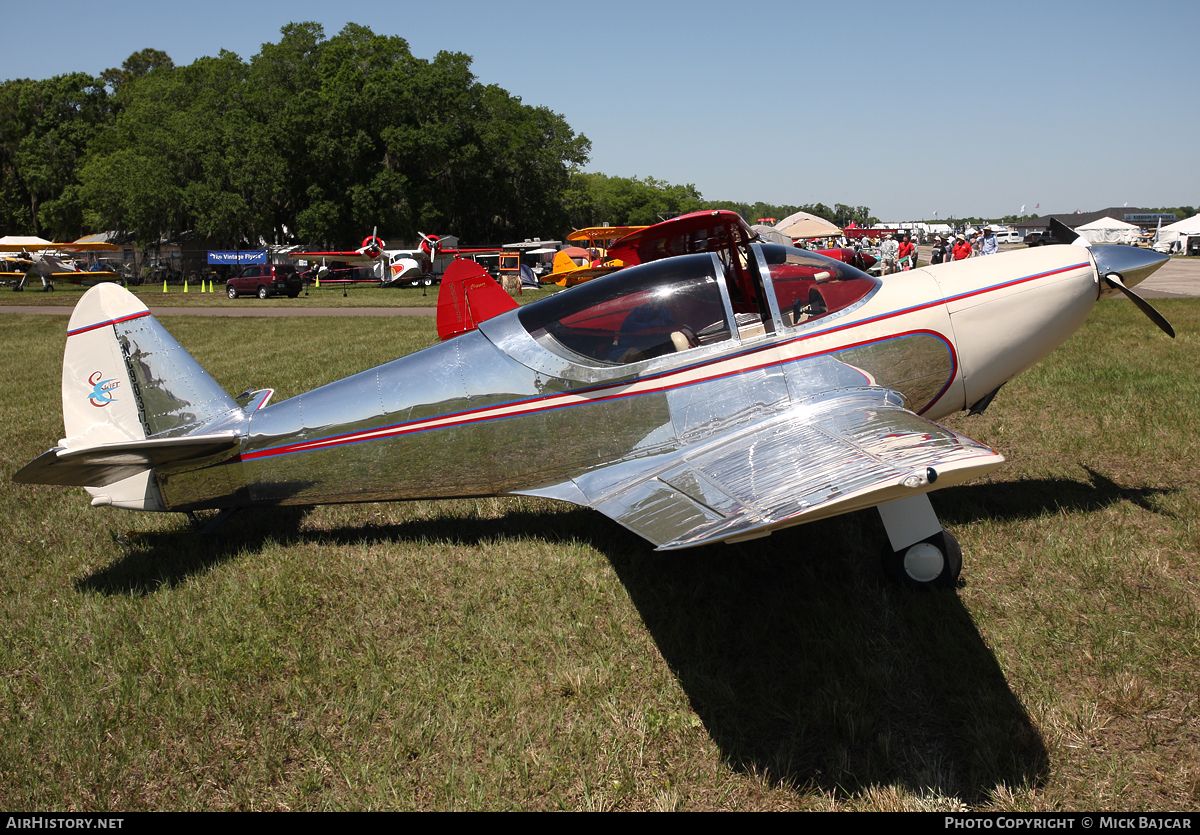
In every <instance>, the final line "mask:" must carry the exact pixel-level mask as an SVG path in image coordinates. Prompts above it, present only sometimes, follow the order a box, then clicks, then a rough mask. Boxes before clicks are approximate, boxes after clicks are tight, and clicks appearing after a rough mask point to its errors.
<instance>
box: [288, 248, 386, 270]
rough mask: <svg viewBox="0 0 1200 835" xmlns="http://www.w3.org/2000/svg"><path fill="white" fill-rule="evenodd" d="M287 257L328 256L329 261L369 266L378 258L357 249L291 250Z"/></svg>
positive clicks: (312, 257) (305, 258)
mask: <svg viewBox="0 0 1200 835" xmlns="http://www.w3.org/2000/svg"><path fill="white" fill-rule="evenodd" d="M288 258H296V259H300V260H304V261H317V260H319V259H321V258H328V259H329V260H331V261H341V262H342V263H345V264H358V265H360V266H370V265H371V264H374V263H375V262H376V261H378V260H379V257H378V256H376V257H375V258H372V257H371V256H370V255H367V254H366V253H365V252H363V251H362V250H359V249H349V250H345V251H342V252H291V253H288Z"/></svg>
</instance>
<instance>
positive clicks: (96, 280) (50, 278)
mask: <svg viewBox="0 0 1200 835" xmlns="http://www.w3.org/2000/svg"><path fill="white" fill-rule="evenodd" d="M117 249H118V247H117V246H116V245H115V244H109V243H98V242H87V243H83V242H75V243H54V242H52V241H43V240H41V239H40V238H28V239H21V238H5V239H4V240H0V253H9V254H10V255H9V257H6V258H4V259H3V260H4V262H5V264H4V269H3V270H2V271H0V276H3V277H4V278H6V279H9V280H10V282H11V284H12V289H13V290H14V291H15V292H20V291H21V290H24V289H25V287H26V286H27V285H28V283H29V281H30V280H31V279H35V280H36V279H41V283H42V290H43V291H46V292H49V291H52V290H53V289H54V282H55V281H59V282H63V281H65V282H67V283H69V284H75V285H78V286H82V287H92V286H94V285H96V284H100V283H103V282H108V281H116V282H123V281H124V280H125V278H124V276H122V275H121V274H120V273H118V272H116V271H115V270H113V269H111V268H110V267H109V265H107V264H105V263H104V262H102V261H100V260H98V255H99V254H100V253H105V252H115V251H116V250H117ZM80 256H84V258H85V259H86V260H84V261H83V263H80Z"/></svg>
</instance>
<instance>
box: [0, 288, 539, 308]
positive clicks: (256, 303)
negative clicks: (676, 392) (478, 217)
mask: <svg viewBox="0 0 1200 835" xmlns="http://www.w3.org/2000/svg"><path fill="white" fill-rule="evenodd" d="M214 289H215V292H212V293H202V292H200V289H199V287H198V286H197V285H191V286H190V288H189V290H188V292H186V293H185V292H183V287H182V286H180V285H171V286H170V288H169V290H168V291H167V292H166V293H164V292H163V290H162V285H161V284H143V285H141V286H140V287H129V288H128V290H129V292H131V293H133V294H134V295H135V296H137V297H138V298H139V299H141V301H142V303H143V304H145V305H146V306H147V307H151V308H155V307H230V308H233V309H237V310H253V309H255V308H260V307H285V308H293V309H296V310H303V309H304V308H306V307H437V299H438V285H434V286H433V287H425V288H423V287H380V286H378V285H377V284H370V283H362V284H351V285H341V284H330V283H329V282H326V283H325V284H322V285H321V286H320V287H314V286H312V285H309V286H308V287H307V288H306V292H307V295H305V294H303V293H302V294H301V295H299V296H297V297H296V298H294V299H289V298H287V297H286V296H272V297H271V298H269V299H265V300H260V299H257V298H253V297H250V298H246V297H243V298H239V299H230V298H228V297H227V296H226V295H225V285H224V284H221V283H218V284H217V285H216V286H215V288H214ZM561 289H562V288H561V287H556V286H554V285H552V284H550V285H546V286H545V287H542V288H540V289H537V290H530V289H528V288H526V289H525V290H524V291H523V292H522V293H521V295H520V296H517V297H516V298H517V303H518V304H528V303H529V302H531V301H537V300H538V299H542V298H545V297H546V296H547V295H549V294H551V293H557V292H558V291H559V290H561ZM86 291H87V288H86V287H77V286H74V285H72V284H63V283H60V284H58V285H56V286H55V289H54V292H52V293H43V292H41V290H40V289H38V290H31V289H27V290H25V291H24V292H22V293H14V292H12V290H10V289H9V288H7V287H3V288H0V306H2V305H15V306H20V307H36V306H39V305H50V306H53V307H62V308H72V307H74V306H75V304H76V303H77V302H78V301H79V300H80V299H81V298H83V294H84V293H85V292H86ZM343 292H344V293H345V295H343Z"/></svg>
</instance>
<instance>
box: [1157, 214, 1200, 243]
mask: <svg viewBox="0 0 1200 835" xmlns="http://www.w3.org/2000/svg"><path fill="white" fill-rule="evenodd" d="M1197 236H1200V215H1193V216H1192V217H1186V218H1184V219H1183V220H1177V221H1175V222H1174V223H1172V224H1169V225H1167V226H1164V227H1163V228H1162V230H1161V231H1160V232H1159V233H1158V243H1157V244H1155V247H1154V248H1155V249H1158V250H1159V251H1160V252H1167V251H1170V250H1172V249H1174V248H1175V245H1176V244H1178V249H1180V250H1181V251H1183V252H1186V251H1187V248H1188V238H1189V237H1197Z"/></svg>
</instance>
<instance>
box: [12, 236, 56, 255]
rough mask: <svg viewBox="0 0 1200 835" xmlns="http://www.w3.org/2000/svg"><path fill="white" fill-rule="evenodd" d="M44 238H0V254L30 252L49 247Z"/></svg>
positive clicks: (48, 242)
mask: <svg viewBox="0 0 1200 835" xmlns="http://www.w3.org/2000/svg"><path fill="white" fill-rule="evenodd" d="M50 245H51V244H50V241H48V240H46V239H45V238H36V237H33V236H32V235H6V236H4V237H3V238H0V252H30V251H33V250H39V249H45V248H46V247H48V246H50Z"/></svg>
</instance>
